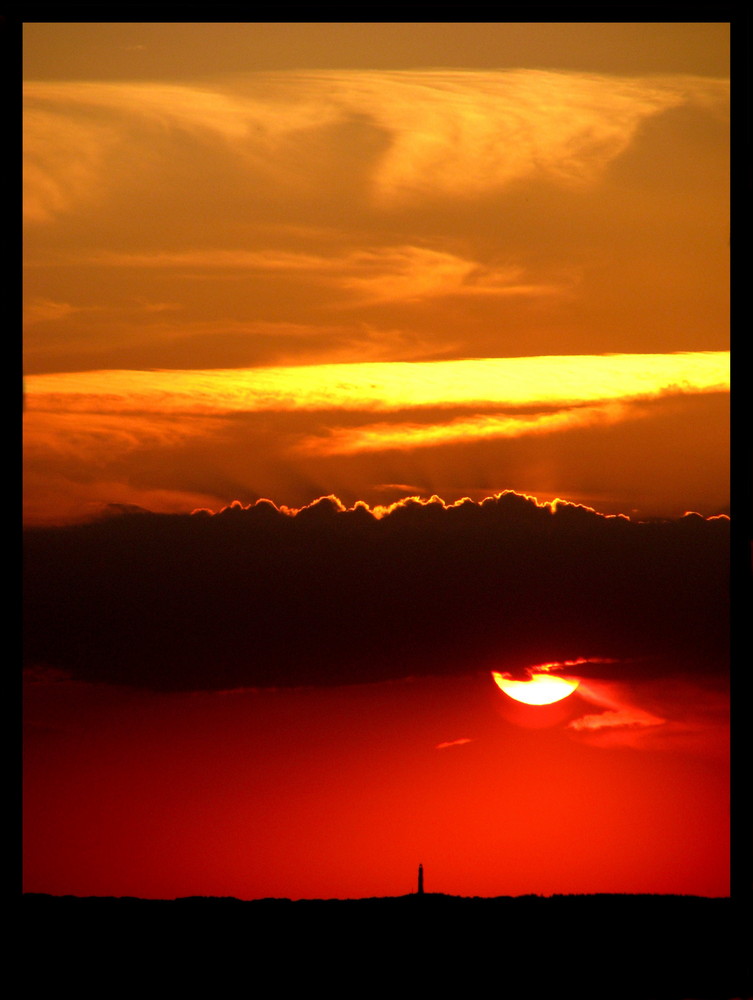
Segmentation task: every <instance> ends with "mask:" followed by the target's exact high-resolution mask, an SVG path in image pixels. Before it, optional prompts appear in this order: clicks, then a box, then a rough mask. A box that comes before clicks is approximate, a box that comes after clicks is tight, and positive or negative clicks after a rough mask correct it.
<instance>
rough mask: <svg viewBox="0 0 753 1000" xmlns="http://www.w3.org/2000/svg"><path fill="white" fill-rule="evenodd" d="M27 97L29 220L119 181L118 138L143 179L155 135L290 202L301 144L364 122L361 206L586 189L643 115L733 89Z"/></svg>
mask: <svg viewBox="0 0 753 1000" xmlns="http://www.w3.org/2000/svg"><path fill="white" fill-rule="evenodd" d="M24 92H25V106H26V112H25V114H26V118H25V139H24V153H25V164H26V166H25V185H26V202H25V203H26V213H27V218H29V219H30V220H31V221H33V222H37V223H39V222H50V221H52V220H53V219H54V218H55V217H57V216H58V215H60V214H62V213H65V212H68V211H71V210H72V209H74V208H75V206H76V205H77V204H79V203H81V202H86V201H91V200H92V199H94V200H96V199H98V198H100V197H104V196H105V194H106V192H108V191H111V190H112V189H113V187H114V186H116V185H117V183H118V181H119V180H125V174H123V173H120V172H119V171H122V167H121V164H120V158H119V155H118V154H119V150H120V148H121V146H122V145H123V144H125V143H128V144H129V145H130V147H131V148H134V145H138V144H139V143H143V144H148V145H149V147H150V157H149V158H148V162H147V158H145V164H144V169H152V168H153V166H154V163H155V154H154V150H155V148H156V146H155V139H157V140H159V141H162V142H167V141H168V140H169V136H170V133H171V132H172V131H173V130H176V129H177V130H180V131H182V132H187V133H190V134H191V135H192V136H194V137H195V138H197V139H198V140H199V141H202V140H203V141H209V142H211V143H213V144H215V145H216V143H217V141H218V140H220V141H221V142H222V144H223V145H224V146H225V148H226V150H227V152H228V154H229V155H230V156H232V157H236V158H238V157H240V158H241V159H242V160H243V162H244V163H245V164H246V166H247V168H248V170H249V171H250V172H251V173H252V174H255V175H256V176H257V177H259V178H264V179H270V178H274V177H276V176H280V175H282V174H284V176H285V178H286V183H287V185H288V187H289V189H290V190H291V191H292V190H294V189H296V188H298V189H300V190H301V191H304V190H307V189H308V188H309V187H310V184H311V177H310V174H311V170H312V169H315V166H313V165H312V158H311V157H310V156H309V155H306V153H307V151H310V149H311V147H312V144H314V143H322V142H323V143H324V144H325V145H327V144H330V145H331V144H333V143H334V144H335V145H337V139H336V136H337V130H336V129H335V130H333V129H332V126H333V125H338V124H340V125H347V124H348V123H352V122H357V123H360V124H361V125H362V126H363V127H366V128H368V129H370V130H371V131H373V132H374V133H375V134H377V135H379V136H380V137H382V138H383V140H384V143H385V146H384V149H383V151H382V153H381V155H380V156H375V155H374V154H373V153H372V154H371V155H370V156H367V157H366V160H365V162H364V163H363V164H361V166H360V169H361V170H362V171H363V173H364V179H365V181H366V184H367V190H368V191H370V194H371V197H372V199H373V200H374V201H376V202H377V203H381V204H387V205H393V204H395V203H405V202H411V201H416V200H417V199H419V200H423V199H427V198H428V199H431V198H436V197H438V196H439V197H450V198H456V199H457V198H460V199H467V198H468V197H469V195H478V194H483V193H486V192H488V191H491V190H494V189H498V188H500V187H503V186H506V185H509V184H511V183H513V182H515V181H518V180H520V179H523V178H527V177H543V178H545V179H547V180H549V181H551V182H554V183H556V184H560V185H567V186H583V185H588V184H592V183H594V182H595V181H596V180H597V179H598V178H599V177H600V175H601V173H602V172H603V170H604V169H605V167H606V166H607V165H608V164H609V163H610V162H612V161H613V160H614V159H615V158H616V157H618V156H619V155H620V154H622V153H623V152H624V151H625V150H626V149H627V148H628V147H629V146H630V144H631V142H632V141H633V139H634V138H635V136H636V134H637V132H638V130H639V128H640V126H641V125H642V124H643V123H644V122H645V121H646V120H647V119H648V118H650V117H652V116H655V115H657V114H660V113H662V112H663V111H666V110H667V109H669V108H673V107H679V106H681V105H683V104H694V105H695V106H697V107H700V108H701V109H703V110H704V111H711V112H712V113H719V112H723V111H724V108H725V107H726V103H727V100H728V83H727V82H726V81H724V80H713V79H708V78H702V77H692V76H662V77H659V76H655V77H643V78H641V77H632V78H628V77H617V76H605V75H598V74H593V73H577V72H553V71H544V70H533V69H516V70H496V71H492V70H481V71H465V70H405V71H359V70H332V71H308V72H296V71H289V72H277V73H254V74H249V75H248V76H247V77H246V78H244V79H242V80H234V81H233V83H232V85H230V84H223V83H219V84H216V85H214V86H212V87H206V86H189V85H179V84H164V83H134V82H128V83H102V82H94V81H90V82H54V83H53V82H41V81H31V82H29V83H27V85H26V86H25V89H24ZM364 123H365V124H364ZM138 128H141V129H142V130H143V129H144V128H146V129H148V130H149V132H148V134H147V135H144V134H143V133H139V132H138ZM340 149H341V151H342V152H344V154H345V155H347V154H348V153H349V150H348V149H347V147H344V146H343V145H342V142H341V143H340ZM157 159H158V158H157ZM168 159H169V158H168ZM166 161H167V160H166ZM324 176H325V177H326V172H325V173H324Z"/></svg>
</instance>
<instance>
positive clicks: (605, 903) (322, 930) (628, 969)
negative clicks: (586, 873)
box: [22, 893, 753, 1000]
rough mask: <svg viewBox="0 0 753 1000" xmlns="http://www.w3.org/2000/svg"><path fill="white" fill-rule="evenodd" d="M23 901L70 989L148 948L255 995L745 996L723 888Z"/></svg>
mask: <svg viewBox="0 0 753 1000" xmlns="http://www.w3.org/2000/svg"><path fill="white" fill-rule="evenodd" d="M23 904H24V905H23V907H22V912H23V921H24V925H25V927H24V930H25V932H26V937H27V940H33V941H35V942H36V943H37V944H38V946H39V949H40V955H45V954H46V955H48V956H49V954H50V949H52V951H53V952H54V954H55V955H56V956H57V962H58V967H64V968H65V969H67V970H68V978H71V977H73V979H74V980H75V982H76V983H77V984H78V985H81V983H82V981H85V980H86V979H87V976H90V975H94V973H93V972H92V968H93V967H94V966H96V967H97V968H99V967H107V968H109V969H113V968H117V969H118V970H120V971H119V975H120V976H125V977H126V978H127V977H128V976H129V975H132V974H133V970H134V968H135V966H137V965H138V964H139V963H140V961H141V960H142V959H148V960H149V961H152V960H155V961H157V962H158V963H160V967H161V968H163V969H164V968H165V967H169V968H170V970H171V972H170V983H171V984H172V988H175V987H176V985H177V981H178V980H179V979H180V977H181V976H182V975H187V976H188V980H190V981H191V982H192V985H193V986H194V987H195V988H199V989H201V986H200V983H201V982H202V981H204V985H205V986H206V988H208V989H209V988H211V990H213V991H214V992H215V994H216V995H221V994H222V993H223V992H224V990H223V989H222V977H223V975H225V976H228V977H229V978H231V979H232V980H233V981H234V982H235V981H236V980H237V977H238V976H240V977H241V982H242V983H243V984H244V988H245V987H248V988H249V989H252V988H253V991H254V992H257V991H258V989H261V995H270V996H271V995H274V994H276V992H277V991H278V990H279V991H281V992H287V991H288V990H291V989H292V990H295V989H298V988H300V987H303V988H306V989H307V990H308V989H311V990H312V991H313V992H320V991H322V990H324V991H325V992H326V991H329V992H330V993H333V994H334V995H335V996H346V995H347V996H360V995H365V994H366V993H368V994H372V992H373V991H374V990H378V991H379V992H381V993H384V991H385V989H386V990H388V991H389V995H393V993H396V994H397V995H398V996H402V995H403V994H404V993H405V992H417V993H419V994H420V995H421V996H429V995H431V996H437V997H455V996H476V995H483V996H487V995H489V996H494V997H499V998H500V1000H501V998H515V1000H517V998H529V997H530V998H533V1000H538V998H542V1000H549V998H554V997H564V996H568V997H570V996H572V997H603V998H605V1000H610V998H628V997H629V998H631V1000H654V998H656V1000H659V998H667V1000H670V998H671V1000H675V998H676V1000H683V998H684V1000H732V998H750V997H751V996H752V995H753V982H752V981H751V971H750V970H751V963H750V957H749V956H750V954H751V952H753V945H752V944H751V941H753V934H752V933H751V922H750V912H749V910H748V908H747V906H744V905H743V904H742V903H739V902H737V901H732V900H729V899H706V898H700V897H694V896H608V895H596V896H552V897H536V896H525V897H515V898H511V897H499V898H495V899H483V898H478V897H475V898H466V897H457V896H445V895H443V894H439V893H430V894H429V893H427V894H426V895H424V896H423V897H419V896H399V897H391V898H375V899H360V900H297V901H293V902H291V901H290V900H283V899H263V900H254V901H242V900H238V899H233V898H232V897H230V898H215V897H199V896H195V897H188V898H185V899H176V900H139V899H134V898H130V897H126V898H101V897H89V898H77V897H74V896H61V897H54V896H46V895H41V894H40V895H38V894H27V895H26V896H24V898H23ZM124 959H125V960H124ZM90 962H91V963H93V965H90V964H88V963H90ZM134 963H135V964H134ZM214 977H219V979H218V980H215V978H214ZM65 979H66V976H65V975H63V976H62V977H61V978H60V980H56V984H58V983H59V984H62V983H63V982H64V981H65ZM260 981H263V982H265V983H266V984H267V985H266V986H265V987H264V988H261V984H260ZM275 984H276V985H275ZM163 985H166V983H164V984H163ZM218 990H219V993H218ZM270 990H271V991H272V992H269V991H270Z"/></svg>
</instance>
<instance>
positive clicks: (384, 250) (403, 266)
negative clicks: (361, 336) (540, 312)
mask: <svg viewBox="0 0 753 1000" xmlns="http://www.w3.org/2000/svg"><path fill="white" fill-rule="evenodd" d="M85 260H86V263H89V264H98V265H104V266H107V267H134V268H149V269H152V268H157V269H160V268H164V269H168V268H169V269H173V270H176V271H186V270H188V271H194V270H199V271H201V270H208V271H214V272H217V271H219V272H222V271H226V272H233V271H252V272H256V273H265V272H267V273H270V274H284V275H294V274H295V275H305V276H307V277H308V278H310V279H313V280H316V281H318V282H321V283H324V284H327V285H329V286H331V287H332V288H335V289H340V290H341V291H343V292H345V293H348V294H349V295H350V297H351V298H353V299H355V301H356V302H357V304H359V305H364V304H374V303H380V302H401V301H419V300H423V299H427V298H431V297H435V296H443V295H461V296H486V297H489V296H510V295H514V296H539V295H555V294H564V293H566V292H567V288H568V285H567V284H566V283H563V282H562V281H559V282H552V281H536V280H533V279H532V278H531V277H530V276H527V275H526V274H525V272H524V270H523V268H521V267H514V266H508V267H493V266H486V265H483V264H481V263H479V262H477V261H475V260H472V259H469V258H465V257H461V256H458V255H457V254H453V253H448V252H445V251H440V250H434V249H431V248H428V247H417V246H411V245H404V246H386V247H375V248H365V249H361V250H353V251H351V252H349V253H347V254H341V255H339V256H335V255H329V256H324V255H319V254H311V253H294V252H289V251H278V250H257V251H251V250H222V249H202V250H185V251H179V252H178V251H175V252H167V251H157V252H153V253H114V252H102V253H99V254H96V255H94V256H89V257H86V258H85ZM349 304H353V303H349Z"/></svg>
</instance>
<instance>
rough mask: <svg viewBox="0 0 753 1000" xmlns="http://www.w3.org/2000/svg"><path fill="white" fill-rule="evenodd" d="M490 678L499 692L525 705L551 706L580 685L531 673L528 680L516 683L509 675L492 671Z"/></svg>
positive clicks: (563, 678)
mask: <svg viewBox="0 0 753 1000" xmlns="http://www.w3.org/2000/svg"><path fill="white" fill-rule="evenodd" d="M492 677H493V678H494V683H495V684H496V685H497V687H498V688H499V689H500V690H501V691H503V692H504V693H505V694H506V695H509V697H510V698H514V699H515V701H520V702H523V703H524V704H526V705H552V704H553V703H554V702H555V701H562V699H563V698H567V696H568V695H571V694H572V693H573V691H575V689H576V688H577V687H578V685H579V684H580V681H578V680H574V679H568V678H565V677H552V676H551V674H546V673H531V677H530V680H526V681H516V680H513V679H512V677H511V676H510V674H501V673H499V672H498V671H496V670H493V671H492Z"/></svg>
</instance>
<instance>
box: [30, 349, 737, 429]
mask: <svg viewBox="0 0 753 1000" xmlns="http://www.w3.org/2000/svg"><path fill="white" fill-rule="evenodd" d="M728 388H729V352H728V351H698V352H690V351H679V352H676V353H672V354H605V355H549V356H545V357H533V358H526V357H518V358H478V359H469V360H464V361H425V362H409V361H394V362H378V361H373V362H364V363H362V364H325V365H300V366H291V367H287V368H281V367H269V368H246V369H214V370H206V371H159V370H158V371H125V370H124V371H96V372H95V371H92V372H74V373H52V374H44V375H30V376H28V377H27V379H26V385H25V391H26V405H27V408H28V409H29V410H48V411H49V410H52V411H61V410H62V411H69V412H98V413H137V412H140V413H143V412H145V411H151V412H156V413H185V414H210V413H215V414H220V413H243V412H258V411H269V410H335V409H346V410H365V411H377V412H385V411H390V410H399V409H407V408H412V407H422V406H423V407H430V406H435V407H436V406H441V407H448V408H449V407H453V406H455V407H457V406H491V405H507V406H530V405H533V404H541V405H549V406H551V405H567V404H573V403H587V402H597V401H607V400H619V399H623V400H629V399H639V398H644V397H651V396H658V395H661V394H663V393H669V392H681V393H682V392H686V393H697V392H716V391H721V390H726V389H728Z"/></svg>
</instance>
